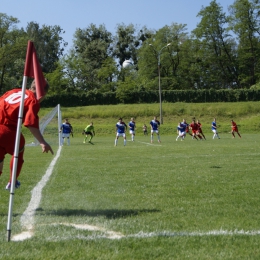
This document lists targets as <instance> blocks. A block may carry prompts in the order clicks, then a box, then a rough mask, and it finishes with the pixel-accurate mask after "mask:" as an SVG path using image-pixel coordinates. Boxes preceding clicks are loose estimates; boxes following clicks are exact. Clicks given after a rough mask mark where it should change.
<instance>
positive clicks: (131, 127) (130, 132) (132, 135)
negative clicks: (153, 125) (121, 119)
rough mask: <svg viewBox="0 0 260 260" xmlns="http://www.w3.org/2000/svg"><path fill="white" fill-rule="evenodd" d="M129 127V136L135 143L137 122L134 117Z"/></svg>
mask: <svg viewBox="0 0 260 260" xmlns="http://www.w3.org/2000/svg"><path fill="white" fill-rule="evenodd" d="M128 126H129V134H130V135H131V139H132V141H134V140H135V120H134V118H133V117H132V118H131V121H130V122H129V123H128Z"/></svg>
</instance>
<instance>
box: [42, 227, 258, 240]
mask: <svg viewBox="0 0 260 260" xmlns="http://www.w3.org/2000/svg"><path fill="white" fill-rule="evenodd" d="M53 225H65V226H71V227H74V228H76V229H81V230H88V231H100V232H103V233H104V234H103V235H102V234H93V235H90V236H84V235H77V236H66V237H62V236H56V237H55V236H53V237H50V238H47V240H48V241H52V240H54V241H61V240H70V239H80V240H95V239H104V238H106V239H123V238H149V237H182V236H185V237H193V236H200V237H201V236H233V235H244V236H256V235H260V230H253V231H244V230H234V231H228V230H212V231H207V232H199V231H198V232H170V231H161V232H159V231H158V232H150V233H145V232H143V231H140V232H139V233H137V234H130V235H123V234H121V233H119V232H114V231H108V230H105V229H104V228H102V227H97V226H90V225H87V224H72V223H71V224H70V223H56V224H53Z"/></svg>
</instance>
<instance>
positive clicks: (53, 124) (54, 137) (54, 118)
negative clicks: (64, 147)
mask: <svg viewBox="0 0 260 260" xmlns="http://www.w3.org/2000/svg"><path fill="white" fill-rule="evenodd" d="M61 122H62V119H61V110H60V105H57V106H56V107H55V108H53V109H52V110H51V111H50V112H49V113H48V114H46V115H45V116H44V117H42V118H41V119H40V122H39V129H40V132H41V134H42V135H43V136H44V139H45V140H46V141H47V142H48V143H49V144H50V145H53V144H57V145H61V134H60V133H59V130H60V126H61ZM36 145H39V142H38V140H37V139H36V138H34V141H33V142H32V143H30V144H28V146H36Z"/></svg>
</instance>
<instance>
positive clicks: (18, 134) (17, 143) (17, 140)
mask: <svg viewBox="0 0 260 260" xmlns="http://www.w3.org/2000/svg"><path fill="white" fill-rule="evenodd" d="M26 85H27V76H24V77H23V85H22V94H21V101H20V107H19V114H18V122H17V129H16V138H15V148H14V161H13V170H12V182H11V189H10V198H9V208H8V221H7V241H8V242H9V241H10V240H11V229H12V212H13V201H14V190H15V182H16V173H17V163H18V155H19V146H20V137H21V128H22V123H23V122H22V121H23V110H24V96H25V89H26Z"/></svg>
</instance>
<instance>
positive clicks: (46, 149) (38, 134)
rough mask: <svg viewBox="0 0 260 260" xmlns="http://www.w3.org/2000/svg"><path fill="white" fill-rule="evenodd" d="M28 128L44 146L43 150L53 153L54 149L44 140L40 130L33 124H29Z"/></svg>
mask: <svg viewBox="0 0 260 260" xmlns="http://www.w3.org/2000/svg"><path fill="white" fill-rule="evenodd" d="M28 129H29V130H30V132H31V133H32V134H33V136H34V137H35V138H36V139H37V140H38V141H39V143H40V145H41V147H42V152H43V153H48V152H49V151H50V152H51V153H52V154H53V150H52V148H51V146H50V145H49V144H48V143H47V142H46V141H45V140H44V138H43V136H42V134H41V132H40V130H39V129H38V128H35V127H31V126H28Z"/></svg>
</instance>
